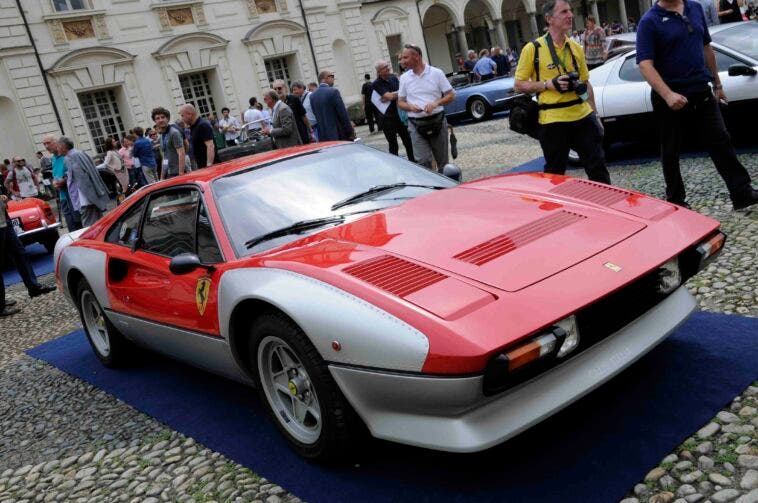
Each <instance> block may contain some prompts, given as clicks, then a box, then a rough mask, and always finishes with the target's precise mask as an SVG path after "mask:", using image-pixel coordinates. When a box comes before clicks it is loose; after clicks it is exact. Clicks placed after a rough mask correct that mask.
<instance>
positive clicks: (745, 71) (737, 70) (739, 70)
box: [728, 64, 758, 77]
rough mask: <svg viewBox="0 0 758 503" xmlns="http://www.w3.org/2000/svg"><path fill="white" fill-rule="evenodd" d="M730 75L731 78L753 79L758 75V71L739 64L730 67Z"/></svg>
mask: <svg viewBox="0 0 758 503" xmlns="http://www.w3.org/2000/svg"><path fill="white" fill-rule="evenodd" d="M728 73H729V76H730V77H740V76H746V77H752V76H753V75H755V74H756V73H758V70H756V69H755V68H753V67H750V66H747V65H743V64H737V65H732V66H730V67H729V71H728Z"/></svg>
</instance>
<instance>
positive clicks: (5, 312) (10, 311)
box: [0, 306, 21, 318]
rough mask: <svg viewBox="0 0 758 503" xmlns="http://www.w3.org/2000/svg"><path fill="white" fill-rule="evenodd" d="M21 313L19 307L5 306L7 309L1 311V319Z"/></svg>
mask: <svg viewBox="0 0 758 503" xmlns="http://www.w3.org/2000/svg"><path fill="white" fill-rule="evenodd" d="M20 312H21V309H19V308H17V307H8V306H5V309H3V310H2V311H0V318H4V317H6V316H12V315H14V314H16V313H20Z"/></svg>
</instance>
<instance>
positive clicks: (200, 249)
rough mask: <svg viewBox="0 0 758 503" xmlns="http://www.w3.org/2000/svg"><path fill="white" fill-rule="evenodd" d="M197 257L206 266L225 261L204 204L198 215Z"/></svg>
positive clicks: (201, 204)
mask: <svg viewBox="0 0 758 503" xmlns="http://www.w3.org/2000/svg"><path fill="white" fill-rule="evenodd" d="M197 256H198V257H200V260H201V261H202V262H203V263H204V264H216V263H218V262H221V261H222V260H223V259H222V257H221V251H220V250H219V249H218V244H217V243H216V238H215V237H214V236H213V228H212V227H211V219H210V218H208V213H207V212H206V211H205V205H204V204H203V203H202V202H201V203H200V211H199V212H198V213H197Z"/></svg>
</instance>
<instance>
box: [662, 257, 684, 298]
mask: <svg viewBox="0 0 758 503" xmlns="http://www.w3.org/2000/svg"><path fill="white" fill-rule="evenodd" d="M681 284H682V275H681V273H680V272H679V260H678V259H676V258H674V259H672V260H669V261H668V262H666V263H665V264H663V265H662V266H661V267H659V268H658V291H659V292H660V293H671V292H673V291H674V290H676V289H677V288H679V285H681Z"/></svg>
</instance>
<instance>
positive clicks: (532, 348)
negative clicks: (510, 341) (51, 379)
mask: <svg viewBox="0 0 758 503" xmlns="http://www.w3.org/2000/svg"><path fill="white" fill-rule="evenodd" d="M556 342H557V339H556V337H555V336H554V335H553V334H545V335H542V336H540V337H537V338H536V339H534V340H532V341H529V342H527V343H526V344H524V345H522V346H519V347H517V348H514V349H512V350H510V351H508V352H507V353H505V356H506V358H508V371H509V372H513V371H514V370H517V369H519V368H521V367H523V366H524V365H526V364H528V363H531V362H533V361H535V360H539V359H540V358H542V357H543V356H547V355H549V354H551V353H552V352H553V351H554V350H555V344H556Z"/></svg>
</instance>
